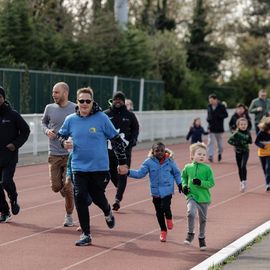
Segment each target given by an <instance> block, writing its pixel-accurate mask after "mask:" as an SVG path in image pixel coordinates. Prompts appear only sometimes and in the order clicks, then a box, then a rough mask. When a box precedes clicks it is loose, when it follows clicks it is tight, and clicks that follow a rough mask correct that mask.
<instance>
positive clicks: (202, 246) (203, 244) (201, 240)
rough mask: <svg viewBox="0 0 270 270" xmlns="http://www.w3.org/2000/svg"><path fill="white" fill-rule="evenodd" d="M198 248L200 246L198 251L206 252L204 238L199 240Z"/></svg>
mask: <svg viewBox="0 0 270 270" xmlns="http://www.w3.org/2000/svg"><path fill="white" fill-rule="evenodd" d="M199 246H200V250H206V249H207V246H206V243H205V238H199Z"/></svg>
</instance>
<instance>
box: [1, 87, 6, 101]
mask: <svg viewBox="0 0 270 270" xmlns="http://www.w3.org/2000/svg"><path fill="white" fill-rule="evenodd" d="M0 95H1V96H3V98H4V99H6V93H5V90H4V88H3V87H2V86H0Z"/></svg>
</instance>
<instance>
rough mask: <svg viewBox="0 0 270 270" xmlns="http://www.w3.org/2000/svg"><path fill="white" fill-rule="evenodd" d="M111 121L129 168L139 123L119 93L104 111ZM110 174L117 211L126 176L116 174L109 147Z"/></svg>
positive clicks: (113, 155)
mask: <svg viewBox="0 0 270 270" xmlns="http://www.w3.org/2000/svg"><path fill="white" fill-rule="evenodd" d="M104 113H106V114H107V115H108V116H109V118H110V119H111V121H112V123H113V125H114V127H115V128H116V129H117V130H119V133H120V136H122V138H123V139H124V141H125V142H126V144H127V147H126V157H127V165H128V167H130V163H131V152H132V147H134V146H135V145H136V143H137V139H138V135H139V123H138V120H137V117H136V115H135V114H134V113H133V112H132V111H128V110H127V107H126V105H125V95H124V93H122V92H121V91H118V92H116V93H115V94H114V96H113V99H112V105H111V107H110V108H109V109H108V110H106V111H104ZM108 148H109V150H108V151H109V159H110V174H111V180H112V182H113V184H114V186H115V187H116V188H117V192H116V195H115V202H114V204H113V210H114V211H118V210H119V208H120V202H121V201H122V199H123V194H124V192H125V189H126V185H127V176H126V175H119V174H118V172H117V166H118V161H117V158H116V156H115V154H114V151H112V149H111V147H110V145H109V147H108Z"/></svg>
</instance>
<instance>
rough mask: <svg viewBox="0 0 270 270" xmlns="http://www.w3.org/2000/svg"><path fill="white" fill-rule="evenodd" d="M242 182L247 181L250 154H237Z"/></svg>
mask: <svg viewBox="0 0 270 270" xmlns="http://www.w3.org/2000/svg"><path fill="white" fill-rule="evenodd" d="M235 158H236V163H237V167H238V174H239V177H240V181H241V182H242V181H243V180H247V161H248V158H249V152H241V153H235Z"/></svg>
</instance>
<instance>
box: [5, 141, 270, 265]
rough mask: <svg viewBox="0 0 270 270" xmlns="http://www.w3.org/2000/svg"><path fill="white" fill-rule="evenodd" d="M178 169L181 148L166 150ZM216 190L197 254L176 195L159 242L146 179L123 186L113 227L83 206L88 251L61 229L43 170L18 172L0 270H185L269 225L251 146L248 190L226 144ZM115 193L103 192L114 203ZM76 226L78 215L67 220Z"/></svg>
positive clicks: (138, 156) (140, 156)
mask: <svg viewBox="0 0 270 270" xmlns="http://www.w3.org/2000/svg"><path fill="white" fill-rule="evenodd" d="M170 148H171V149H172V150H173V151H174V152H175V159H176V162H177V164H178V165H179V167H180V168H183V166H184V164H185V163H187V162H189V152H188V145H187V144H178V145H172V146H170ZM147 153H148V149H146V150H134V152H133V162H132V168H138V166H139V164H140V163H141V162H142V161H143V160H144V159H145V157H146V156H147ZM212 167H213V170H214V174H215V179H216V186H215V187H214V188H213V189H212V194H213V202H212V204H211V205H210V208H209V212H208V224H207V232H206V241H207V245H208V250H207V251H205V252H201V251H200V250H199V248H198V241H197V239H195V240H194V243H193V245H192V246H185V245H184V244H183V240H184V238H185V235H186V223H187V222H186V202H185V198H184V196H183V195H180V194H179V193H177V192H176V193H175V195H174V197H173V200H172V210H173V215H174V221H175V226H174V228H173V230H172V231H169V233H168V240H167V242H166V243H161V242H160V241H159V227H158V224H157V221H156V217H155V213H154V207H153V205H152V202H151V197H150V196H149V187H148V179H147V178H146V179H142V180H133V179H129V180H128V186H127V189H126V193H125V196H124V200H123V202H122V204H121V209H120V211H119V212H117V213H115V217H116V227H115V228H114V229H113V230H110V229H108V228H107V226H106V223H105V220H104V217H103V215H102V213H101V211H100V210H99V209H98V208H97V207H96V206H94V205H92V206H91V207H90V212H91V225H92V237H93V245H92V246H89V247H75V246H74V241H75V240H77V239H78V238H79V234H80V233H78V232H77V231H76V227H72V228H64V227H62V222H63V218H64V201H63V198H62V197H61V196H60V194H55V193H53V192H52V191H51V189H50V186H49V179H48V168H47V164H43V165H35V166H25V167H19V168H17V171H16V177H15V180H16V183H17V188H18V191H19V201H20V204H21V206H22V210H21V212H20V213H19V215H18V216H14V217H13V218H12V221H11V222H10V223H6V224H0V269H11V270H26V269H27V270H32V269H39V270H45V269H46V270H54V269H55V270H60V269H62V270H63V269H76V270H79V269H83V270H85V269H91V270H94V269H99V270H100V269H102V270H107V269H108V270H113V269H117V270H127V269H128V270H146V269H147V270H151V269H166V270H172V269H175V270H176V269H177V270H184V269H190V268H192V267H193V266H195V265H196V264H198V263H199V262H201V261H203V260H204V259H206V258H207V257H209V256H210V255H212V254H213V253H215V252H217V251H218V250H220V249H221V248H223V247H224V246H226V245H228V244H229V243H231V242H232V241H234V240H235V239H237V238H239V237H240V236H242V235H243V234H245V233H247V232H248V231H250V230H251V229H253V228H255V227H257V226H258V225H260V224H262V223H264V222H265V221H267V220H269V216H270V214H269V204H270V194H269V193H266V192H265V191H264V177H263V173H262V169H261V166H260V164H259V159H258V157H257V155H256V147H255V146H252V147H251V154H250V159H249V163H248V192H247V193H244V194H242V193H240V192H239V180H238V173H237V168H236V164H235V159H234V152H233V149H232V147H230V146H228V145H227V144H226V143H225V150H224V154H223V160H222V162H221V163H220V164H219V163H217V162H215V163H213V166H212ZM114 194H115V188H114V187H113V186H112V185H109V186H108V189H107V196H108V198H109V200H110V202H111V203H112V202H113V198H114ZM74 217H75V219H76V221H77V216H76V214H75V215H74Z"/></svg>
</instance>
